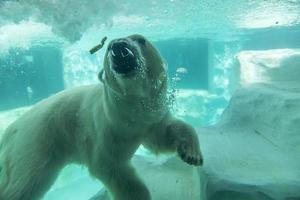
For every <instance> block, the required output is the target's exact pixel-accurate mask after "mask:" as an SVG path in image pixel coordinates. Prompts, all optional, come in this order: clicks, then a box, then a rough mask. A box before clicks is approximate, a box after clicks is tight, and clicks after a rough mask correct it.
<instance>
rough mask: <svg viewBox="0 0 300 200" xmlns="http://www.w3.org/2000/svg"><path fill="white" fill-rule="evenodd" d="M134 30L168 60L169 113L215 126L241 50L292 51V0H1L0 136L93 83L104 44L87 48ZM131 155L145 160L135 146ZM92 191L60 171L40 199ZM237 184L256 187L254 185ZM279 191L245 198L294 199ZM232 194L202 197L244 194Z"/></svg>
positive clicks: (81, 177)
mask: <svg viewBox="0 0 300 200" xmlns="http://www.w3.org/2000/svg"><path fill="white" fill-rule="evenodd" d="M134 33H139V34H142V35H144V36H145V37H146V38H148V39H149V40H150V41H151V42H153V44H154V45H155V46H156V47H157V48H158V50H159V51H160V53H161V55H162V56H163V57H164V59H165V61H166V63H168V75H169V77H170V79H169V80H170V87H169V88H170V89H169V92H170V93H171V94H173V95H174V96H175V99H174V102H173V104H172V106H171V107H172V111H173V113H174V115H176V116H177V117H179V118H181V119H184V120H186V121H188V122H189V123H191V124H192V125H193V126H194V127H195V128H196V129H197V130H198V129H199V130H200V128H201V127H204V126H213V125H216V124H218V122H219V120H220V119H221V116H222V113H223V111H224V110H225V109H226V108H227V106H228V104H229V102H230V99H231V97H232V95H233V94H234V93H235V91H236V89H237V88H238V87H239V86H240V79H241V78H240V65H241V62H240V60H238V58H237V55H238V54H239V53H240V52H242V51H265V50H274V49H299V48H300V1H298V0H241V1H239V0H232V1H229V0H225V1H219V0H204V1H198V0H186V1H179V0H166V1H162V0H161V1H159V0H146V1H139V0H127V1H119V0H90V1H83V0H79V1H71V0H61V1H58V0H52V1H50V0H47V1H38V0H29V1H25V0H24V1H23V0H19V1H17V0H0V119H1V120H0V134H1V132H3V131H4V129H5V127H7V126H8V125H9V123H11V122H12V121H13V120H15V119H16V118H17V117H19V116H20V115H21V114H22V113H23V112H24V111H25V110H27V109H28V108H29V107H31V106H33V105H35V104H36V103H37V102H39V101H40V100H42V99H44V98H47V97H48V96H50V95H53V94H55V93H57V92H59V91H61V90H63V89H68V88H73V87H76V86H80V85H88V84H93V83H98V82H99V80H98V78H97V73H98V72H99V71H100V70H101V68H102V62H103V56H104V52H105V48H106V46H104V48H103V49H101V50H100V51H99V52H97V53H96V54H94V55H90V53H89V49H90V48H91V47H93V46H95V45H96V44H98V43H99V42H100V41H101V38H103V37H104V36H107V37H108V41H110V40H112V39H115V38H119V37H125V36H128V35H130V34H134ZM106 43H108V42H106ZM299 67H300V66H299ZM204 146H207V145H204ZM205 148H206V147H205ZM215 148H217V147H215ZM237 151H243V150H242V149H239V150H237ZM139 154H141V155H147V156H150V155H148V152H145V150H143V149H140V150H139ZM297 158H299V157H297ZM151 159H155V157H154V156H153V157H151ZM163 159H164V158H163ZM297 166H298V165H297ZM208 168H210V169H211V168H212V167H210V166H209V165H208ZM204 169H205V168H204ZM207 171H209V170H207ZM271 171H272V170H271ZM209 172H210V171H209ZM209 172H208V174H209ZM209 175H211V174H209ZM298 175H299V174H297V175H295V176H296V177H298ZM299 178H300V177H299ZM272 181H274V183H276V180H272ZM272 181H271V183H270V185H272V184H273V182H272ZM260 184H261V183H257V185H260ZM98 185H101V184H100V183H99V182H97V181H95V180H92V179H89V178H88V175H87V172H86V171H85V170H84V169H82V168H81V167H78V166H71V167H67V169H66V170H65V171H64V172H63V173H62V174H61V176H60V177H59V179H58V181H57V182H56V183H55V185H54V186H53V188H52V189H51V191H50V192H49V193H48V195H47V196H46V197H45V200H46V199H47V200H50V199H78V200H79V199H88V197H90V196H92V194H93V193H95V192H96V191H98ZM212 185H213V184H212ZM233 185H234V184H233ZM241 185H242V184H241ZM244 185H246V188H251V187H254V188H255V189H254V190H255V191H256V186H257V185H255V184H254V186H253V184H252V185H251V184H249V185H247V184H245V183H244ZM298 186H299V184H298V183H297V184H296V183H295V187H298ZM228 187H229V188H230V186H228ZM241 187H242V186H238V187H234V188H235V189H234V191H236V190H237V189H236V188H241ZM282 187H290V186H289V185H288V186H282ZM275 188H276V187H275V186H274V190H275ZM299 188H300V186H299ZM264 189H265V188H263V189H259V190H257V191H258V193H259V192H261V193H263V194H265V193H264V192H263V191H264ZM199 190H200V189H199ZM211 190H212V191H213V190H214V189H211ZM266 190H268V191H270V190H272V189H269V188H267V189H266ZM229 191H231V190H230V189H229ZM241 191H243V189H241ZM246 191H247V192H245V195H246V196H247V194H248V193H249V191H250V190H246ZM286 191H289V195H286V196H284V195H281V194H280V195H279V194H277V195H278V198H276V195H273V196H272V195H267V197H259V198H258V197H257V196H255V197H253V196H252V197H253V199H264V198H265V199H268V198H271V197H272V198H271V199H299V198H300V194H299V193H294V191H295V190H293V189H291V188H288V189H287V190H286ZM239 192H240V191H239ZM251 192H252V190H251ZM239 194H240V193H238V194H237V193H234V194H232V197H230V195H231V193H226V194H224V195H219V196H218V195H215V196H214V195H211V196H210V197H208V199H209V198H211V199H214V198H215V199H218V198H219V199H239V198H240V199H241V200H242V199H251V198H252V197H251V198H250V197H249V196H247V197H246V196H243V195H244V194H241V195H240V196H239ZM251 194H252V193H251ZM266 194H269V193H268V192H266ZM70 195H72V198H70ZM228 195H229V196H228ZM262 196H263V195H262Z"/></svg>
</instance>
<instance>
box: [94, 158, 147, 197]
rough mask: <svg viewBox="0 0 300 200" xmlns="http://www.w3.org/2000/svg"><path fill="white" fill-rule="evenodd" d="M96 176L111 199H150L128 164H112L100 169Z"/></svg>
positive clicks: (145, 188) (143, 185) (144, 187)
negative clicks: (110, 195)
mask: <svg viewBox="0 0 300 200" xmlns="http://www.w3.org/2000/svg"><path fill="white" fill-rule="evenodd" d="M98 178H99V179H100V180H101V181H102V182H103V183H104V185H105V186H106V187H107V189H108V190H109V192H110V194H112V197H113V200H150V199H151V198H150V193H149V191H148V189H147V187H146V186H145V184H144V183H143V182H142V181H141V180H140V179H139V177H138V176H137V174H136V172H135V170H134V168H133V167H132V166H131V165H130V164H125V163H124V164H120V163H118V164H117V165H116V164H113V165H111V166H107V167H106V168H105V169H102V170H101V174H100V175H99V176H98Z"/></svg>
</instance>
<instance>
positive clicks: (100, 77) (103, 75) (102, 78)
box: [98, 69, 105, 83]
mask: <svg viewBox="0 0 300 200" xmlns="http://www.w3.org/2000/svg"><path fill="white" fill-rule="evenodd" d="M104 78H105V73H104V69H101V71H100V72H99V73H98V79H99V81H101V82H102V83H104Z"/></svg>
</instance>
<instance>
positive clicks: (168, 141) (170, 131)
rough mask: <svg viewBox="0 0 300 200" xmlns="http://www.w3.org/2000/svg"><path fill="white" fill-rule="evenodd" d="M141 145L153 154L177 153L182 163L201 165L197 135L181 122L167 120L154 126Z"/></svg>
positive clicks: (189, 126)
mask: <svg viewBox="0 0 300 200" xmlns="http://www.w3.org/2000/svg"><path fill="white" fill-rule="evenodd" d="M143 144H144V145H145V147H147V148H149V149H150V150H152V151H154V152H155V153H159V152H176V151H177V153H178V155H179V156H180V157H181V159H182V160H183V161H184V162H187V163H188V164H191V165H202V164H203V158H202V154H201V151H200V147H199V140H198V136H197V133H196V131H195V129H194V128H193V127H192V126H191V125H189V124H187V123H185V122H183V121H181V120H178V119H174V118H168V119H165V120H164V121H162V122H161V123H160V124H158V125H155V126H154V127H153V128H152V130H151V133H150V134H149V135H148V136H147V137H146V138H145V140H144V142H143Z"/></svg>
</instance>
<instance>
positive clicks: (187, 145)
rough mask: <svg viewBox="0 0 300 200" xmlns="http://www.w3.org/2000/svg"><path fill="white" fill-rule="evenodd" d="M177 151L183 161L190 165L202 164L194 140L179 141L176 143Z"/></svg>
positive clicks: (197, 146)
mask: <svg viewBox="0 0 300 200" xmlns="http://www.w3.org/2000/svg"><path fill="white" fill-rule="evenodd" d="M177 153H178V155H179V156H180V158H181V159H182V160H183V161H184V162H186V163H188V164H190V165H198V166H201V165H202V164H203V158H202V155H201V153H200V150H199V145H198V143H195V142H194V141H181V142H180V143H179V144H178V147H177Z"/></svg>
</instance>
